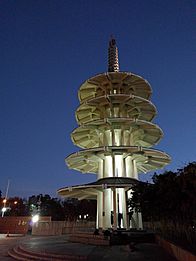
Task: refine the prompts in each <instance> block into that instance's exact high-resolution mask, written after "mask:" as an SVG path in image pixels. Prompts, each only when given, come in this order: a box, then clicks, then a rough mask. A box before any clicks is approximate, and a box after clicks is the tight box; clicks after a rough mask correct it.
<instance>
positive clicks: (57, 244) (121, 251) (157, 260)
mask: <svg viewBox="0 0 196 261" xmlns="http://www.w3.org/2000/svg"><path fill="white" fill-rule="evenodd" d="M19 244H20V245H22V246H23V247H25V248H26V249H28V250H30V251H35V252H42V253H53V254H62V255H64V254H68V255H79V256H87V257H88V260H89V261H98V260H104V261H110V260H112V261H118V260H119V261H122V260H123V261H128V260H130V261H144V260H145V261H148V260H149V261H174V260H175V259H174V258H172V257H171V256H169V255H168V254H167V253H166V252H165V251H164V250H163V249H162V248H161V247H159V246H158V245H156V244H154V243H142V244H138V245H137V246H136V250H135V251H131V249H130V248H129V246H128V245H121V246H92V245H84V244H80V243H71V242H69V241H68V237H67V236H65V235H63V236H48V237H46V236H29V235H26V236H17V237H16V236H10V237H6V235H1V236H0V261H11V260H14V259H13V258H10V257H8V255H7V251H8V249H10V248H13V247H14V246H16V245H19Z"/></svg>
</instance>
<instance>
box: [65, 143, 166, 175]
mask: <svg viewBox="0 0 196 261" xmlns="http://www.w3.org/2000/svg"><path fill="white" fill-rule="evenodd" d="M111 155H122V156H123V158H125V159H126V158H127V157H131V159H133V160H135V161H136V165H137V170H138V173H140V172H144V173H146V172H148V171H152V170H156V169H160V168H163V167H164V166H165V165H167V164H168V163H170V157H169V155H167V154H166V153H164V152H162V151H159V150H155V149H148V148H142V147H138V146H118V147H117V146H105V147H99V148H92V149H86V150H81V151H79V152H76V153H73V154H71V155H69V156H68V157H67V158H66V160H65V161H66V163H67V166H68V167H69V168H70V169H75V170H77V171H80V172H82V173H95V174H97V173H98V163H99V161H100V160H102V159H104V158H105V157H106V156H111Z"/></svg>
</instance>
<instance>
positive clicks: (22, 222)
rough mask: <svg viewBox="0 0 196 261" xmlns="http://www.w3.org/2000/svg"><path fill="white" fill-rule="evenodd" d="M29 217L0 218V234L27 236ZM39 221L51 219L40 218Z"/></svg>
mask: <svg viewBox="0 0 196 261" xmlns="http://www.w3.org/2000/svg"><path fill="white" fill-rule="evenodd" d="M31 219H32V217H31V216H20V217H6V216H4V217H0V233H2V234H27V232H28V230H29V229H30V223H31ZM40 219H41V220H45V221H50V220H51V217H40Z"/></svg>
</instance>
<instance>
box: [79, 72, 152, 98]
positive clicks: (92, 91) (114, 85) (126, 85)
mask: <svg viewBox="0 0 196 261" xmlns="http://www.w3.org/2000/svg"><path fill="white" fill-rule="evenodd" d="M111 93H113V94H114V93H121V94H123V93H124V94H133V95H136V96H140V97H143V98H145V99H149V98H150V96H151V93H152V90H151V86H150V84H149V83H148V82H147V81H146V80H144V79H143V78H142V77H140V76H138V75H135V74H133V73H131V72H107V73H102V74H98V75H96V76H94V77H91V78H89V79H88V80H86V81H85V82H84V83H83V84H82V85H81V86H80V89H79V91H78V98H79V100H80V102H84V101H87V100H89V99H91V98H94V97H98V96H103V95H107V94H111Z"/></svg>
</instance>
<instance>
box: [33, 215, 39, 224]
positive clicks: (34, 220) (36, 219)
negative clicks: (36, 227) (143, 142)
mask: <svg viewBox="0 0 196 261" xmlns="http://www.w3.org/2000/svg"><path fill="white" fill-rule="evenodd" d="M38 221H39V215H34V216H33V217H32V222H33V223H37V222H38Z"/></svg>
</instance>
